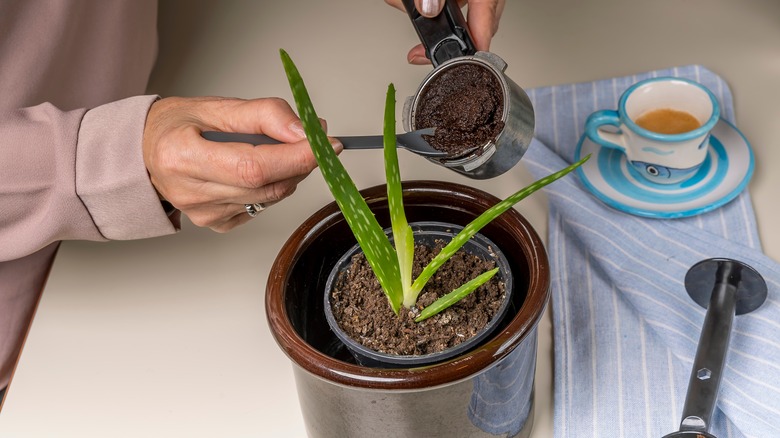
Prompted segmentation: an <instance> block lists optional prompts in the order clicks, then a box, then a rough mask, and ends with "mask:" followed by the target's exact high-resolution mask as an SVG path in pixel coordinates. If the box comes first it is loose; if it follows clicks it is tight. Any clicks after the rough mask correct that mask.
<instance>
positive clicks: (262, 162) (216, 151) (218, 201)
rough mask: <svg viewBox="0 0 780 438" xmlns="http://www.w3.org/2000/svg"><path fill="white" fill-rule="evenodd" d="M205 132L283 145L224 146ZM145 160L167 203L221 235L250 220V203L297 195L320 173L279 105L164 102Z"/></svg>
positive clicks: (150, 127) (156, 108)
mask: <svg viewBox="0 0 780 438" xmlns="http://www.w3.org/2000/svg"><path fill="white" fill-rule="evenodd" d="M203 131H223V132H240V133H250V134H265V135H268V136H270V137H273V138H275V139H277V140H279V141H281V142H283V144H275V145H259V146H252V145H250V144H246V143H218V142H212V141H208V140H205V139H204V138H203V137H201V132H203ZM333 143H334V148H336V149H337V152H340V151H341V145H340V144H339V143H338V142H337V141H333ZM143 156H144V163H145V164H146V168H147V170H148V171H149V176H150V178H151V181H152V184H153V185H154V187H155V188H156V189H157V192H158V193H159V194H160V197H161V198H163V199H165V200H166V201H168V202H170V203H171V204H173V206H174V207H176V208H178V209H179V210H181V211H182V212H183V213H184V214H185V215H187V216H188V217H189V218H190V220H191V221H192V223H194V224H195V225H198V226H202V227H209V228H211V229H212V230H214V231H217V232H226V231H228V230H230V229H232V228H234V227H236V226H237V225H240V224H242V223H244V222H247V221H248V220H249V219H251V217H250V216H249V214H247V211H246V208H245V204H254V203H262V204H264V205H265V206H266V207H267V206H270V205H272V204H274V203H276V202H279V201H280V200H282V199H284V198H286V197H287V196H290V195H291V194H292V193H293V192H294V191H295V188H296V186H297V185H298V183H299V182H301V181H302V180H303V179H304V178H305V177H306V176H307V175H308V174H309V173H310V172H311V171H312V170H313V169H314V168H315V167H317V162H316V161H315V159H314V155H313V154H312V152H311V148H310V146H309V143H308V142H307V141H306V137H305V134H304V132H303V126H302V125H301V121H300V119H298V117H297V116H296V115H295V113H294V112H293V110H292V108H290V105H289V104H288V103H287V102H286V101H284V100H282V99H278V98H266V99H254V100H241V99H227V98H214V97H199V98H179V97H171V98H166V99H162V100H159V101H157V102H155V103H154V104H153V105H152V108H151V109H150V111H149V114H148V116H147V119H146V126H145V128H144V139H143Z"/></svg>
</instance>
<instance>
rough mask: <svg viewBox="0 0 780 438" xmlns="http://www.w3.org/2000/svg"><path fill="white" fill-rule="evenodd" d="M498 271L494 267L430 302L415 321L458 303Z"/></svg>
mask: <svg viewBox="0 0 780 438" xmlns="http://www.w3.org/2000/svg"><path fill="white" fill-rule="evenodd" d="M497 272H498V268H493V269H491V270H489V271H487V272H483V273H481V274H479V275H477V276H476V277H475V278H473V279H471V280H469V281H468V282H467V283H466V284H464V285H463V286H461V287H459V288H457V289H455V290H454V291H452V292H450V293H448V294H447V295H444V296H443V297H441V298H439V299H437V300H436V301H434V302H432V303H431V304H429V305H428V307H426V308H425V309H423V311H422V312H420V316H418V317H417V318H415V319H414V321H415V322H420V321H422V320H424V319H428V318H430V317H431V316H433V315H435V314H437V313H439V312H441V311H442V310H444V309H446V308H448V307H450V306H451V305H453V304H455V303H457V302H458V301H460V300H462V299H463V298H465V297H466V296H467V295H468V294H470V293H472V292H474V291H475V290H476V289H477V288H478V287H480V286H482V285H483V284H484V283H485V282H487V281H488V280H490V279H491V278H493V276H494V275H496V273H497Z"/></svg>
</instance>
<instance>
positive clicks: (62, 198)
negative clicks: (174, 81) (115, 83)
mask: <svg viewBox="0 0 780 438" xmlns="http://www.w3.org/2000/svg"><path fill="white" fill-rule="evenodd" d="M154 98H155V97H154V96H143V97H135V98H130V99H124V100H120V101H117V102H114V103H110V104H107V105H103V106H100V107H97V108H95V109H92V110H89V111H87V110H83V109H82V110H74V111H68V112H63V111H60V110H59V109H57V108H55V107H54V106H52V105H50V104H42V105H38V106H35V107H31V108H25V109H20V110H15V111H12V112H10V113H5V114H3V115H2V116H0V242H2V245H0V261H2V260H12V259H16V258H19V257H23V256H25V255H27V254H30V253H32V252H35V251H37V250H38V249H40V248H42V247H44V246H46V245H48V244H49V243H51V242H54V241H58V240H71V239H81V240H106V239H135V238H144V237H152V236H156V235H162V234H168V233H172V232H174V231H175V227H174V225H173V224H172V223H171V222H170V220H169V219H168V218H167V216H166V215H165V213H164V211H163V209H162V207H161V206H160V203H159V200H158V199H157V195H156V192H155V191H154V188H153V187H152V185H151V183H150V182H149V178H148V175H147V173H146V168H145V167H144V164H143V158H142V151H141V147H140V145H141V139H142V135H143V127H144V122H145V117H146V113H147V111H148V108H149V105H151V103H152V102H153V101H154Z"/></svg>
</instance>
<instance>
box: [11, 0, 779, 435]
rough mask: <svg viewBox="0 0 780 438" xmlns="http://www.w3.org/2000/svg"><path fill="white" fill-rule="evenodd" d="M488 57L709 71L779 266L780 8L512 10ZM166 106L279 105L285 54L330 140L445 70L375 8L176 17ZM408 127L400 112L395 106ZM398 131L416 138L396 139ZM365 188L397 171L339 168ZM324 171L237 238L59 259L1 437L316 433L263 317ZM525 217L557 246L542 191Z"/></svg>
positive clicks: (524, 178)
mask: <svg viewBox="0 0 780 438" xmlns="http://www.w3.org/2000/svg"><path fill="white" fill-rule="evenodd" d="M507 3H508V4H507V5H506V9H505V12H504V18H503V20H502V22H501V29H500V31H499V34H498V35H497V36H496V39H495V40H494V43H493V46H492V50H493V51H494V52H496V53H497V54H499V55H500V56H502V57H503V58H504V59H505V60H506V61H507V62H508V64H509V69H508V70H507V74H508V75H509V76H510V77H511V78H512V79H513V80H514V81H515V82H517V83H518V84H520V85H521V86H522V87H524V88H533V87H538V86H544V85H553V84H564V83H571V82H582V81H590V80H596V79H602V78H609V77H614V76H622V75H627V74H632V73H638V72H643V71H647V70H654V69H659V68H665V67H672V66H678V65H687V64H695V63H698V64H702V65H704V66H706V67H708V68H709V69H711V70H713V71H714V72H716V73H718V74H719V75H721V76H722V77H723V78H724V79H725V80H726V81H727V82H728V83H729V85H730V86H731V88H732V91H733V94H734V101H735V106H736V115H737V126H738V127H739V128H740V129H741V130H742V132H743V133H744V134H745V136H746V137H747V138H748V140H749V141H750V142H751V143H752V145H753V148H754V151H755V154H756V157H757V163H756V171H755V175H754V177H753V180H752V182H751V184H750V187H749V188H750V192H751V194H752V198H753V203H754V207H755V211H756V214H757V216H758V224H759V228H760V235H761V239H762V242H763V245H764V249H765V252H766V253H767V254H768V255H769V256H770V257H772V258H774V259H775V260H780V229H778V228H777V227H776V226H773V225H774V224H775V223H776V219H775V218H776V217H778V213H780V203H778V202H777V198H776V196H777V189H778V188H779V187H780V172H776V171H775V170H774V166H776V165H780V148H778V147H776V145H777V141H778V140H777V137H779V136H780V123H778V121H780V105H778V104H777V102H780V86H778V78H780V18H778V17H780V2H777V1H776V0H765V1H760V0H750V1H740V2H735V1H730V0H717V1H715V0H687V1H684V2H683V1H679V0H655V1H638V0H633V1H625V0H598V1H595V0H591V1H588V2H578V1H574V0H572V1H566V0H508V2H507ZM160 26H161V51H160V61H159V65H158V68H157V70H156V71H155V73H154V75H153V77H152V85H151V88H150V90H151V91H152V92H157V93H160V94H163V95H188V96H193V95H224V96H238V97H245V98H249V97H261V96H281V97H284V98H286V99H288V100H291V95H290V93H289V91H288V88H287V85H286V79H285V77H284V73H283V70H282V67H281V63H280V61H279V58H278V54H277V51H278V49H279V48H285V49H286V50H287V51H288V52H289V53H290V54H291V55H292V57H293V59H294V60H295V61H296V63H297V64H298V67H299V68H300V70H301V72H302V74H303V76H304V79H305V80H306V83H307V85H308V87H309V89H310V91H311V94H312V98H313V100H314V103H315V106H316V107H317V110H318V112H319V114H320V115H321V116H322V117H325V118H327V119H328V122H329V130H330V132H331V133H333V134H369V133H378V132H380V129H381V122H382V106H383V103H384V93H385V89H386V86H387V84H388V83H389V82H394V83H395V86H396V88H397V89H398V90H399V101H402V99H403V98H404V97H405V96H406V95H409V94H411V93H413V92H414V89H415V88H416V86H417V85H418V84H419V82H420V80H421V79H422V78H423V76H424V75H425V74H426V73H427V72H428V70H429V68H426V67H416V66H409V65H407V64H406V62H405V56H406V51H407V49H408V48H409V47H411V46H412V45H413V43H415V42H416V35H415V34H414V31H413V30H412V28H411V25H410V23H409V22H408V18H407V17H406V16H405V15H404V14H401V13H400V12H396V11H394V10H391V8H389V7H388V6H386V5H385V4H384V2H382V1H379V0H374V1H366V0H338V1H336V0H333V1H329V2H323V1H317V2H314V1H306V0H285V1H275V2H271V1H268V2H253V1H221V2H216V1H205V0H200V1H191V0H176V1H165V2H163V5H162V7H161V16H160ZM399 113H400V109H399ZM399 130H400V124H399ZM401 155H402V156H401V160H402V163H401V166H402V172H403V177H404V179H439V180H448V181H456V182H461V183H466V184H472V185H475V186H477V187H479V188H482V189H484V190H486V191H489V192H491V193H493V194H495V195H497V196H504V195H507V194H509V193H511V192H512V191H514V190H515V189H516V188H518V187H520V186H522V185H525V184H526V183H528V182H530V180H531V178H530V176H529V175H528V173H527V172H526V171H525V170H524V169H523V167H522V166H517V168H516V169H513V170H512V171H510V172H508V173H507V174H505V175H503V176H501V177H499V178H496V179H493V180H489V181H472V180H468V179H466V178H464V177H461V176H459V175H457V174H455V173H453V172H450V171H447V170H445V169H443V168H439V167H437V166H434V165H433V164H430V163H428V162H427V161H425V160H422V159H420V158H418V157H413V156H410V154H406V153H402V154H401ZM342 159H343V161H344V162H345V165H346V167H347V168H348V169H349V170H350V172H351V173H352V174H353V177H354V178H355V180H356V182H357V183H358V185H359V186H360V187H368V186H372V185H375V184H380V183H381V182H382V181H381V179H382V163H381V155H377V154H376V153H373V152H347V153H344V154H343V155H342ZM330 199H331V198H330V194H329V193H328V192H327V189H326V187H325V184H324V183H323V181H322V179H321V177H320V175H319V174H318V173H316V172H315V173H313V174H312V175H311V177H309V178H308V179H307V180H306V181H305V182H303V183H302V184H301V185H300V186H299V188H298V190H297V192H296V193H295V194H294V195H293V196H291V197H290V198H289V199H287V200H286V201H285V202H282V203H280V204H278V205H275V206H273V208H270V209H269V210H267V211H265V212H263V213H262V215H260V216H259V217H258V218H256V219H255V220H253V221H251V222H250V223H249V224H248V225H246V226H244V227H241V228H240V229H238V230H236V231H234V232H232V233H229V234H224V235H221V234H216V233H212V232H209V231H206V230H201V229H196V228H195V227H193V226H192V225H191V224H189V223H185V225H184V227H183V230H182V231H181V232H180V233H179V234H177V235H174V236H168V237H164V238H159V239H152V240H143V241H133V242H110V243H89V242H67V243H65V244H63V245H62V248H61V250H60V253H59V256H58V258H57V261H56V263H55V265H54V268H53V271H52V273H51V277H50V279H49V282H48V285H47V287H46V290H45V292H44V295H43V298H42V300H41V302H40V305H39V308H38V312H37V315H36V317H35V321H34V323H33V325H32V328H31V331H30V333H29V336H28V339H27V342H26V344H25V347H24V351H23V354H22V357H21V359H20V361H19V364H18V367H17V370H16V374H15V376H14V379H13V381H12V384H11V386H10V388H9V392H8V394H7V399H6V402H5V404H4V405H3V410H2V413H0V436H2V437H18V436H24V437H54V436H56V437H80V438H86V437H101V438H102V437H107V436H110V437H141V436H143V437H180V436H181V437H183V436H186V437H214V436H225V437H248V436H252V437H302V436H304V435H305V431H304V426H303V420H302V417H301V414H300V409H299V406H298V400H297V394H296V391H295V384H294V381H293V376H292V372H291V364H290V362H289V361H288V359H287V358H286V356H284V354H283V353H282V352H281V350H280V349H279V348H278V347H277V346H276V344H275V343H274V341H273V338H272V337H271V334H270V332H269V330H268V327H267V324H266V321H265V312H264V301H263V300H264V289H265V280H266V278H267V276H268V271H269V268H270V266H271V263H272V261H273V259H274V257H275V254H276V252H277V251H278V249H279V248H280V247H281V245H282V243H283V242H284V241H285V239H286V238H287V237H288V236H289V235H290V234H291V232H292V231H293V230H294V228H295V227H296V225H297V224H299V223H300V222H302V221H303V220H304V219H305V218H306V217H307V216H308V215H309V214H310V213H312V212H313V211H315V210H316V209H318V208H319V207H320V206H322V205H324V204H325V203H326V202H328V201H329V200H330ZM518 209H519V210H520V211H521V212H522V213H523V214H525V215H526V216H527V217H528V218H529V219H530V220H531V222H532V223H533V224H534V226H535V227H536V229H537V230H538V232H539V233H540V234H541V235H542V236H544V235H546V230H547V226H546V200H545V198H544V195H543V194H537V195H534V197H533V198H531V199H529V200H526V201H524V202H523V203H521V204H520V205H519V206H518ZM551 333H552V328H551V324H550V319H549V316H548V317H546V318H545V319H544V320H543V322H542V325H541V329H540V344H539V357H538V370H537V375H536V379H537V380H536V403H537V405H536V426H535V430H534V434H533V436H534V437H549V436H551V435H552V406H553V401H552V343H551Z"/></svg>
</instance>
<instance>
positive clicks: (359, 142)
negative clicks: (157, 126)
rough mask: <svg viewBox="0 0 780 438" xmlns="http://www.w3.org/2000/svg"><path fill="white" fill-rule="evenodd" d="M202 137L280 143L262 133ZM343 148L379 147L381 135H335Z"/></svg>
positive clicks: (257, 143) (210, 139)
mask: <svg viewBox="0 0 780 438" xmlns="http://www.w3.org/2000/svg"><path fill="white" fill-rule="evenodd" d="M201 135H202V136H203V138H205V139H206V140H209V141H217V142H221V143H231V142H236V143H249V144H253V145H255V146H257V145H259V144H281V143H282V142H281V141H279V140H277V139H275V138H271V137H269V136H267V135H263V134H243V133H240V132H219V131H204V132H203V133H202V134H201ZM336 138H338V139H339V141H340V142H341V144H343V145H344V149H381V148H382V136H381V135H355V136H342V137H336Z"/></svg>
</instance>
